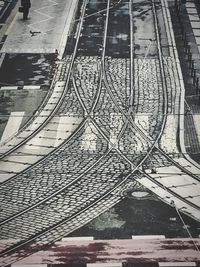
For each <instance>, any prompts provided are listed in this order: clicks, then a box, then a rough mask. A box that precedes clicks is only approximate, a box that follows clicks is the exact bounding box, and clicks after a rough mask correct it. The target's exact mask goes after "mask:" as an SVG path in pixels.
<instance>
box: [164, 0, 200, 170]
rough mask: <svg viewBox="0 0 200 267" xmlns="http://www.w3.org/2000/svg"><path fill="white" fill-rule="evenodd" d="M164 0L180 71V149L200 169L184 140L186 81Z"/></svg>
mask: <svg viewBox="0 0 200 267" xmlns="http://www.w3.org/2000/svg"><path fill="white" fill-rule="evenodd" d="M163 1H164V7H163V8H165V12H166V13H167V18H166V20H167V21H166V26H167V28H168V29H166V31H167V32H168V34H170V36H171V41H172V44H173V54H174V58H175V62H176V66H177V72H178V77H179V83H180V100H179V104H180V109H179V110H180V117H179V136H180V138H179V142H180V149H181V152H182V153H183V155H184V157H185V158H186V159H187V160H188V161H189V162H190V163H191V164H193V165H194V166H195V167H197V168H198V169H200V165H199V164H198V163H197V162H196V161H194V160H193V159H192V158H191V157H190V156H189V154H188V153H187V151H186V148H185V142H184V103H185V85H184V81H183V75H182V70H181V66H180V60H179V57H178V51H177V48H176V42H175V37H174V32H173V27H172V22H171V15H170V13H169V6H168V2H167V0H163Z"/></svg>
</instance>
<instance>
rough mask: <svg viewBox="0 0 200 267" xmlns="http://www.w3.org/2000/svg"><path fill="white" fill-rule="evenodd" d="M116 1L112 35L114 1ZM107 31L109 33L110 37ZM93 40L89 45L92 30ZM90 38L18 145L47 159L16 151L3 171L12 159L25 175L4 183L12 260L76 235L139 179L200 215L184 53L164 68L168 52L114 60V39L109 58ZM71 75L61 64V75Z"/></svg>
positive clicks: (1, 206)
mask: <svg viewBox="0 0 200 267" xmlns="http://www.w3.org/2000/svg"><path fill="white" fill-rule="evenodd" d="M84 3H86V2H84ZM89 3H90V4H91V3H92V0H91V1H90V2H89ZM106 4H107V6H106V7H107V13H106V12H105V13H106V14H107V15H106V16H105V15H104V16H103V17H104V18H103V19H104V23H103V24H102V25H104V28H103V29H101V31H100V32H103V33H104V31H106V30H105V29H106V25H107V23H108V21H109V16H108V15H109V13H108V12H109V7H110V4H111V3H110V1H107V2H106ZM121 4H122V5H123V1H122V3H121ZM98 5H100V2H99V1H97V6H98ZM86 7H87V5H85V9H86ZM103 7H104V8H105V3H103ZM113 10H114V9H113ZM83 11H84V9H83ZM113 12H114V11H113ZM126 12H127V11H126ZM130 12H131V11H130ZM150 13H151V14H150V17H151V16H152V12H150ZM101 19H102V18H101ZM153 25H154V24H153ZM153 25H152V31H153V33H152V35H154V34H155V32H154V31H155V30H154V27H153ZM83 28H84V27H83ZM95 31H96V30H95ZM105 33H106V32H105ZM105 38H106V34H105V35H103V37H101V41H102V42H103V41H105ZM88 39H89V37H88ZM84 41H85V44H88V42H89V40H86V37H84ZM82 42H83V39H81V45H80V46H79V47H78V49H79V50H78V55H77V56H76V57H75V59H74V64H73V68H71V69H70V71H71V76H70V79H69V82H68V84H67V91H66V95H65V98H64V100H63V101H62V103H61V105H60V106H59V109H58V111H57V112H56V115H55V116H54V117H53V118H52V119H51V120H50V121H49V122H48V124H47V125H46V126H45V127H44V128H43V129H42V130H41V131H40V132H39V133H38V134H37V135H36V136H35V137H34V138H33V139H31V140H29V141H28V143H26V144H25V145H24V146H23V147H21V148H19V149H18V150H17V153H18V155H20V153H21V156H23V155H24V153H25V154H26V158H27V153H28V152H29V153H30V155H33V154H34V151H35V155H36V156H42V155H43V158H42V157H41V158H40V160H39V161H38V163H37V164H33V163H34V160H35V157H32V156H30V160H31V161H32V162H28V161H27V160H26V163H25V162H24V161H23V158H21V161H22V162H19V160H18V158H19V157H16V156H15V158H14V156H13V155H10V158H9V156H8V159H7V160H4V161H3V159H2V164H1V165H0V170H1V171H4V173H6V174H7V173H10V172H9V171H8V166H10V168H11V167H12V169H13V171H12V172H14V173H15V174H17V175H15V176H13V177H12V178H11V179H9V180H7V181H6V182H4V183H2V184H1V185H0V210H1V221H0V233H1V238H2V239H12V242H11V243H9V244H8V243H7V244H5V245H4V246H3V247H2V248H0V249H1V254H0V255H1V258H2V260H1V261H2V263H3V265H6V264H8V263H10V261H15V260H16V259H17V258H20V257H24V256H26V255H27V254H28V253H30V250H31V252H33V251H35V250H38V249H39V248H40V246H39V245H37V247H36V245H35V244H34V242H38V241H47V242H51V241H54V240H58V239H60V238H61V237H62V236H66V235H67V234H69V233H70V232H72V231H74V230H75V229H77V228H79V227H80V226H82V225H84V224H85V223H87V222H89V221H90V220H91V219H93V218H95V217H96V216H98V215H99V214H101V213H102V212H104V211H105V210H107V209H109V208H110V207H112V206H114V205H115V204H116V203H117V202H119V201H120V200H121V199H122V198H124V197H125V196H124V191H125V190H127V188H131V189H133V190H134V188H137V187H138V184H142V185H143V186H144V187H146V188H148V189H150V190H151V191H152V192H153V193H155V194H156V195H158V196H159V197H160V199H162V200H163V201H165V202H166V203H168V204H170V205H172V206H174V207H175V208H177V209H185V213H187V214H189V215H190V216H191V217H193V218H195V219H196V220H200V218H199V209H200V208H199V204H198V203H199V202H198V201H199V198H200V195H199V180H198V174H197V170H198V168H195V167H194V166H193V165H192V164H191V163H188V161H187V160H185V161H184V158H183V157H182V155H181V153H180V151H179V150H178V148H177V139H176V138H177V134H178V131H177V130H178V121H177V118H176V117H174V115H175V114H176V113H177V112H179V98H180V85H179V83H178V81H176V80H177V77H178V72H177V66H176V64H175V63H174V62H175V59H174V58H173V56H172V55H171V54H170V53H169V55H168V56H167V57H165V58H164V59H163V62H164V67H163V69H162V66H161V62H160V57H159V56H158V54H157V55H155V56H154V57H153V58H152V54H150V55H148V54H147V55H146V56H145V57H141V53H139V56H138V57H136V59H134V60H132V59H131V60H130V59H127V58H122V59H120V58H112V57H110V56H108V55H106V56H105V49H106V45H103V46H102V58H100V57H99V56H98V55H94V56H93V55H91V54H90V51H89V50H88V49H86V50H84V51H83V50H82V46H83V43H82ZM103 43H104V44H105V42H103ZM93 52H94V51H93ZM93 52H92V53H93ZM131 62H132V64H133V65H134V66H132V65H131ZM129 66H130V67H129ZM132 67H134V86H133V87H131V84H130V80H131V68H132ZM66 69H67V68H66ZM162 70H163V73H162ZM62 71H63V72H62ZM62 73H64V74H62ZM65 73H66V70H62V69H61V72H60V74H59V75H60V76H61V77H62V78H61V79H63V78H64V77H65ZM62 75H64V76H62ZM163 75H164V77H163ZM163 78H165V79H163ZM164 80H165V82H166V87H165V86H164ZM131 88H132V89H131ZM131 90H133V91H131ZM55 94H56V97H57V93H55ZM132 94H133V96H134V97H133V99H134V103H133V105H132V103H131V95H132ZM42 112H47V111H42ZM45 114H46V113H45ZM46 115H47V114H46ZM47 116H48V115H47ZM58 129H59V130H58ZM22 133H23V132H22ZM172 133H173V134H172ZM50 152H51V153H50ZM40 153H41V154H40ZM45 153H46V154H48V155H47V156H45V157H44V155H45ZM28 159H29V158H28ZM17 161H18V162H17ZM12 164H13V165H12ZM31 164H33V165H32V166H31ZM21 165H22V166H23V168H21ZM172 178H173V180H172ZM23 245H30V246H29V247H28V249H27V248H26V247H23ZM12 246H13V247H12ZM15 246H16V247H17V249H19V250H18V252H16V250H15ZM42 246H43V245H42V244H41V248H42ZM20 248H21V250H20ZM6 249H7V250H6ZM15 252H16V253H15ZM12 253H13V254H12ZM9 254H12V259H10V258H9V257H8V255H9Z"/></svg>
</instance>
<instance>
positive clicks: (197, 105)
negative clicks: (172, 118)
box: [170, 0, 200, 163]
mask: <svg viewBox="0 0 200 267" xmlns="http://www.w3.org/2000/svg"><path fill="white" fill-rule="evenodd" d="M170 12H171V16H172V22H173V29H174V33H175V38H176V44H177V49H178V52H179V59H180V63H181V68H182V72H183V79H184V84H185V101H186V102H185V103H186V106H185V111H186V112H185V146H186V151H187V153H189V154H190V156H191V158H193V159H194V160H196V161H198V163H200V140H199V136H200V132H199V130H200V129H199V127H197V123H196V122H197V120H200V98H199V96H198V94H199V93H200V83H199V90H197V89H196V85H193V82H194V80H193V77H191V68H190V67H189V60H188V54H186V46H185V36H186V40H187V44H188V45H189V46H190V52H191V54H192V60H194V68H195V69H196V78H199V81H200V51H199V46H198V42H199V37H198V32H199V29H200V19H199V15H200V13H199V10H198V7H197V6H196V4H195V1H194V0H191V1H187V3H186V5H183V4H182V5H181V8H180V13H179V15H180V16H178V13H177V11H176V9H175V5H174V2H171V4H170ZM179 20H180V21H179ZM181 27H182V30H181ZM183 34H185V36H184V35H183ZM188 107H189V109H188Z"/></svg>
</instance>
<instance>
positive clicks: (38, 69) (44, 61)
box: [0, 54, 53, 88]
mask: <svg viewBox="0 0 200 267" xmlns="http://www.w3.org/2000/svg"><path fill="white" fill-rule="evenodd" d="M52 63H53V54H6V55H5V58H4V60H3V63H2V65H1V68H0V77H1V78H0V86H17V85H19V86H24V85H40V86H43V88H45V87H46V88H48V87H49V85H50V82H51V80H50V72H51V68H52Z"/></svg>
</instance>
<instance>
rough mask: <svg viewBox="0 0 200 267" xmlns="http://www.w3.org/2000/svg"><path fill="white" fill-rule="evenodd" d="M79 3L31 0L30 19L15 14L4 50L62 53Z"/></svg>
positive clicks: (71, 0)
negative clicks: (58, 51) (24, 19)
mask: <svg viewBox="0 0 200 267" xmlns="http://www.w3.org/2000/svg"><path fill="white" fill-rule="evenodd" d="M76 5H77V1H76V0H68V1H66V0H56V1H53V0H46V1H44V0H43V1H41V0H34V1H32V7H31V9H30V13H29V20H27V21H23V20H22V14H21V13H19V12H17V14H16V15H15V17H14V19H13V21H12V23H11V25H10V27H9V28H8V30H7V32H6V35H7V38H6V41H5V43H4V45H3V47H2V49H1V53H54V52H55V50H56V49H58V50H60V52H61V53H62V50H63V49H64V47H63V46H64V45H65V43H66V39H67V35H68V32H69V29H70V24H71V21H72V19H73V16H74V12H75V9H76ZM31 32H32V34H31Z"/></svg>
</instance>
